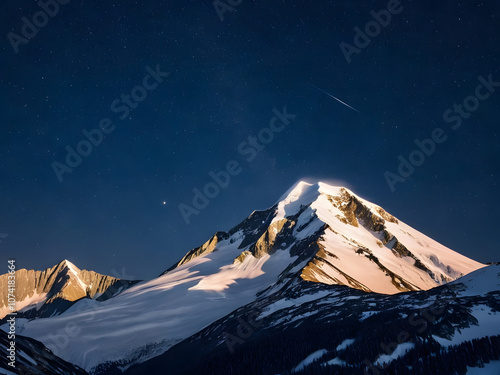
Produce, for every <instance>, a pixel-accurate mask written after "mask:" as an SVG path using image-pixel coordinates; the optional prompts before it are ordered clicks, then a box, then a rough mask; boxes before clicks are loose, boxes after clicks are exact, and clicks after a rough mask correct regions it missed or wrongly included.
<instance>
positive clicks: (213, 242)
mask: <svg viewBox="0 0 500 375" xmlns="http://www.w3.org/2000/svg"><path fill="white" fill-rule="evenodd" d="M228 237H229V234H227V233H226V232H222V231H220V232H216V233H215V234H214V235H213V236H212V237H211V238H210V239H209V240H208V241H207V242H205V243H204V244H203V245H201V246H199V247H195V248H194V249H192V250H190V251H188V253H187V254H186V255H184V257H183V258H182V259H181V260H180V261H178V262H177V263H175V264H174V265H173V266H171V267H170V268H169V269H167V270H166V271H165V272H163V273H162V274H161V275H164V274H166V273H167V272H169V271H171V270H173V269H175V268H177V267H180V266H182V265H183V264H186V263H187V262H189V261H190V260H191V259H194V258H197V257H199V256H202V255H206V254H210V253H211V252H214V251H217V244H218V243H219V242H220V241H223V240H227V239H228ZM161 275H160V276H161Z"/></svg>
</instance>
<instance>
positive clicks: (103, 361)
mask: <svg viewBox="0 0 500 375" xmlns="http://www.w3.org/2000/svg"><path fill="white" fill-rule="evenodd" d="M50 270H51V271H50V272H49V270H47V271H44V273H39V271H26V270H20V271H18V273H17V278H18V280H19V281H20V282H21V283H22V285H25V286H24V287H23V288H22V290H23V293H22V295H21V296H20V300H22V301H23V302H22V303H21V304H20V305H21V308H19V310H20V311H25V312H28V311H32V313H30V314H29V315H24V316H22V317H20V318H18V319H17V325H18V327H17V333H18V334H20V335H21V336H24V338H23V340H26V342H29V343H33V342H36V343H38V344H40V346H41V347H43V350H42V349H40V347H38V346H36V348H35V349H36V350H35V349H33V350H34V353H33V355H32V356H31V358H32V359H33V361H35V362H37V358H40V357H41V355H40V351H42V352H44V353H45V352H49V353H50V355H51V356H54V357H56V356H57V357H58V363H59V364H60V366H66V363H70V364H72V365H74V366H75V368H76V369H78V370H79V371H82V370H81V369H83V370H85V371H87V372H88V373H90V374H96V375H97V374H121V373H123V372H125V373H126V374H257V373H260V374H291V373H310V374H313V373H314V374H323V373H325V374H337V373H338V374H343V373H346V374H363V373H370V372H371V373H374V374H376V373H382V372H383V371H387V373H394V374H396V373H397V374H407V373H408V374H410V373H411V374H454V373H456V374H465V373H467V371H473V370H471V369H475V368H477V367H483V366H487V365H488V366H495V362H494V361H495V360H499V359H500V346H499V344H500V337H499V336H498V335H500V328H499V327H500V312H499V311H500V310H499V308H500V302H499V294H500V284H499V282H500V278H499V275H500V274H499V272H500V269H499V267H498V266H497V265H490V266H486V265H485V264H481V263H478V262H476V261H474V260H472V259H469V258H467V257H464V256H462V255H460V254H458V253H456V252H454V251H453V250H451V249H449V248H447V247H445V246H443V245H441V244H440V243H438V242H436V241H434V240H433V239H431V238H429V237H427V236H426V235H424V234H422V233H420V232H419V231H417V230H415V229H413V228H411V227H410V226H408V225H407V224H405V223H404V222H402V221H401V220H399V219H398V218H396V217H394V216H393V215H391V214H390V213H388V212H386V211H385V210H384V209H383V208H382V207H380V206H377V205H375V204H373V203H371V202H368V201H367V200H365V199H363V198H361V197H359V196H357V195H356V194H354V193H353V192H352V191H350V190H349V189H347V188H344V187H335V186H330V185H328V184H325V183H321V182H319V183H316V184H311V183H306V182H299V183H297V184H295V185H294V186H293V187H292V188H291V189H289V191H287V192H286V193H285V194H284V195H283V196H282V197H281V198H280V199H279V200H278V201H277V202H276V204H274V205H273V206H272V207H270V208H268V209H266V210H263V211H254V212H252V214H250V216H248V218H246V219H245V220H243V221H242V222H241V223H240V224H238V225H237V226H235V227H234V228H232V229H231V230H229V231H227V232H223V231H220V232H217V233H215V234H214V235H213V236H212V237H211V238H210V239H209V240H208V241H207V242H205V243H204V244H203V245H201V246H200V247H197V248H195V249H192V250H190V251H189V252H188V253H187V254H186V255H185V256H184V257H183V258H182V259H180V260H179V261H178V262H177V263H176V264H174V265H172V266H171V267H170V268H168V269H167V270H166V271H165V272H164V273H162V274H161V275H160V276H159V277H157V278H155V279H153V280H150V281H143V282H140V283H138V284H136V285H131V282H128V281H123V280H116V279H108V278H107V277H103V276H102V275H98V274H94V273H92V272H90V271H79V270H78V269H77V268H76V266H74V265H71V263H69V262H67V261H65V262H62V263H61V264H59V265H57V266H56V267H55V269H50ZM56 271H57V272H56ZM37 272H38V273H37ZM53 273H55V274H57V275H64V276H55V277H52V276H48V274H51V275H52V274H53ZM75 275H76V276H75ZM1 280H2V279H1V278H0V283H1ZM21 280H22V281H21ZM33 280H36V281H33ZM51 280H52V281H51ZM57 280H59V281H57ZM116 283H119V285H121V286H123V288H121V289H120V291H121V292H120V293H113V294H111V295H108V296H107V298H105V299H103V298H95V297H96V295H98V294H100V293H105V292H106V290H108V289H109V288H110V286H112V285H116ZM54 288H55V289H54ZM85 297H86V298H85ZM58 298H62V299H63V300H64V301H70V302H72V305H71V306H67V307H66V309H57V313H56V312H55V311H56V310H54V309H50V308H49V307H48V306H50V303H51V302H53V301H54V300H56V299H58ZM77 300H78V301H77ZM73 301H77V302H76V303H74V302H73ZM40 306H44V307H43V308H41V307H40ZM44 308H45V310H44ZM48 312H51V313H50V314H49V313H48ZM2 328H3V329H4V330H7V329H8V327H7V325H4V326H2ZM28 338H31V339H28ZM30 340H32V341H30ZM35 340H36V341H35ZM484 368H485V369H486V367H484ZM490 368H493V367H490ZM485 371H486V370H485ZM40 373H43V372H40ZM75 373H76V372H75ZM485 373H486V372H485Z"/></svg>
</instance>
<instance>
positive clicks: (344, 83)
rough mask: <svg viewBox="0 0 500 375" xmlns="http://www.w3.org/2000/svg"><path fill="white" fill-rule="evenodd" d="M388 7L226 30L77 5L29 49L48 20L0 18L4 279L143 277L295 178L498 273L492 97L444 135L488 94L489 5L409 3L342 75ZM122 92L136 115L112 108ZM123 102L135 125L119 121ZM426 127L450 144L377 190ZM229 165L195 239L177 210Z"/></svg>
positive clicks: (496, 72) (177, 9)
mask: <svg viewBox="0 0 500 375" xmlns="http://www.w3.org/2000/svg"><path fill="white" fill-rule="evenodd" d="M223 2H225V1H223ZM169 3H170V4H169ZM233 3H234V2H233ZM236 3H237V2H236ZM387 5H388V2H387V1H362V2H351V1H342V2H340V1H336V2H333V1H314V2H313V1H311V2H304V1H288V0H287V1H271V2H264V1H251V0H243V1H242V2H241V4H240V5H238V6H236V7H235V10H234V11H233V12H227V13H224V20H223V21H221V20H220V18H219V16H218V14H217V12H216V10H215V9H214V6H213V4H212V2H211V1H186V0H183V1H171V2H158V1H140V2H135V1H130V2H97V1H93V2H90V3H89V2H83V1H77V0H72V1H70V2H69V3H68V4H65V5H60V6H59V8H60V9H59V10H58V11H57V12H56V11H54V9H53V8H52V11H54V13H55V14H54V16H53V17H49V18H47V20H45V21H46V25H45V26H43V27H40V28H39V30H38V32H37V34H36V35H34V36H33V37H32V38H31V39H29V40H28V39H26V40H25V42H27V43H21V42H19V40H21V39H19V38H21V36H22V26H23V22H24V21H23V20H22V18H23V17H26V19H27V20H28V21H33V15H34V14H35V13H36V12H39V11H40V10H41V8H40V6H39V5H37V3H36V2H34V1H27V0H20V1H16V2H15V5H13V4H7V3H5V2H4V3H3V4H2V5H0V14H1V16H0V17H1V19H2V22H1V23H0V25H1V26H0V34H1V35H3V39H2V40H3V42H2V43H1V45H0V48H1V55H0V113H2V117H1V120H0V121H1V126H0V171H1V174H0V233H3V234H4V235H3V236H2V235H0V236H1V237H2V238H0V240H1V241H2V242H1V243H0V254H1V259H0V261H1V262H2V263H0V264H5V267H7V259H8V258H11V257H15V258H16V259H17V266H18V267H19V268H21V267H24V268H29V269H32V268H35V269H44V268H47V267H50V266H52V265H54V264H56V263H57V262H58V261H60V260H62V259H64V258H66V259H69V260H71V261H72V262H74V263H75V264H76V265H77V266H78V267H80V268H87V269H92V270H95V271H98V272H101V273H106V274H110V273H112V270H113V269H115V270H118V271H120V272H121V270H122V268H123V267H125V268H126V273H127V274H128V275H129V276H130V275H133V276H136V277H138V278H149V277H153V276H156V275H157V274H159V273H160V272H162V271H163V270H165V269H166V268H168V267H169V266H170V265H171V264H172V263H174V262H175V261H176V260H178V259H179V258H180V257H182V256H183V255H184V254H185V253H186V252H187V251H188V250H190V249H191V248H193V247H195V246H198V245H200V244H202V243H203V242H204V241H206V240H207V239H208V238H209V237H210V236H211V235H212V234H213V233H214V232H215V231H217V230H228V229H229V228H231V227H232V226H234V225H236V224H238V223H239V222H240V221H241V220H242V219H244V218H245V217H246V216H248V214H250V213H251V212H252V211H253V210H255V209H264V208H267V207H269V206H271V205H272V204H273V203H274V202H275V201H276V200H277V199H278V198H279V197H280V196H281V195H282V193H283V192H284V191H285V190H286V189H288V188H289V187H290V186H291V185H292V184H293V183H294V182H296V181H297V180H299V179H302V178H306V177H307V178H314V179H319V180H324V181H337V182H339V181H340V182H339V183H342V184H345V185H347V186H348V187H349V188H351V189H352V190H354V191H355V192H356V193H357V194H359V195H360V196H362V197H364V198H366V199H369V200H371V201H373V202H375V203H377V204H379V205H381V206H382V207H384V208H386V209H387V210H388V211H389V212H391V213H392V214H394V215H396V216H397V217H398V218H400V219H401V220H403V221H405V222H407V223H408V224H410V225H412V226H413V227H414V228H416V229H418V230H420V231H422V232H424V233H426V234H427V235H429V236H430V237H433V238H434V239H436V240H438V241H439V242H441V243H443V244H444V245H446V246H448V247H450V248H452V249H454V250H456V251H458V252H460V253H462V254H464V255H467V256H469V257H472V258H474V259H476V260H479V261H482V262H486V261H498V260H499V259H498V258H499V256H498V241H497V233H496V231H497V227H498V224H499V219H498V212H499V210H500V207H499V206H500V203H499V200H498V195H499V183H500V176H499V161H500V158H499V157H498V151H499V139H498V126H499V122H498V115H499V109H500V88H495V87H490V89H491V90H492V91H493V92H490V91H488V88H485V87H483V88H482V89H481V90H482V91H481V90H480V94H481V95H482V96H483V97H484V96H486V94H487V93H490V95H489V97H488V98H487V99H485V100H480V101H474V100H472V99H473V98H472V99H471V98H469V101H468V102H467V103H466V104H467V106H468V107H469V109H470V108H471V107H476V106H477V105H479V107H478V108H477V110H475V111H471V112H472V113H470V115H469V113H467V114H468V115H469V116H468V118H466V119H463V121H462V124H461V126H460V127H459V128H458V129H456V130H453V129H452V126H453V125H454V123H451V122H448V123H447V122H445V121H444V120H443V114H444V113H445V111H446V110H448V109H453V106H454V103H457V104H460V105H464V100H465V99H466V98H467V97H468V96H471V95H472V96H475V94H476V91H475V90H476V87H477V86H478V85H479V84H480V81H479V80H478V77H479V76H482V77H484V78H485V79H488V75H490V74H491V75H492V78H491V79H492V80H493V81H495V82H499V81H500V69H499V68H500V65H499V64H500V59H499V57H500V45H499V43H498V35H500V33H499V32H500V25H499V20H500V4H499V3H498V2H497V1H478V2H464V1H459V2H457V1H451V0H445V1H440V2H435V1H427V0H425V1H402V2H401V4H400V7H402V11H401V12H400V13H398V14H393V15H392V17H391V22H390V24H389V25H388V26H387V27H385V28H381V30H380V33H379V35H376V36H374V37H373V38H372V39H371V41H370V43H369V44H368V45H367V46H366V47H364V48H360V49H359V51H358V52H359V53H354V54H352V55H351V56H350V58H351V60H352V61H351V63H348V62H347V61H346V59H345V57H344V54H343V53H342V50H341V48H340V47H339V45H340V43H342V42H345V43H349V44H351V45H353V46H354V40H353V39H354V36H355V31H354V28H355V27H359V28H360V29H364V28H365V26H366V25H367V23H368V22H369V21H371V20H373V16H372V15H371V14H370V11H372V10H374V11H377V12H378V11H380V10H382V9H387ZM40 17H42V18H40ZM38 22H39V24H43V23H44V19H43V15H41V16H40V14H39V18H38ZM371 25H372V26H373V24H371ZM11 32H12V33H15V34H17V35H19V38H18V39H15V40H17V42H18V44H19V45H18V46H17V48H18V52H17V53H15V51H14V48H13V46H12V44H11V42H10V41H9V38H8V35H9V33H11ZM25 32H30V31H29V30H25ZM31 32H33V31H31ZM12 38H13V37H12V34H11V39H12ZM358 42H359V41H358ZM146 66H149V67H151V68H152V69H153V70H155V69H156V68H157V66H159V67H158V69H159V70H160V71H162V72H168V73H169V75H168V77H157V78H158V81H160V80H161V83H159V84H158V85H157V87H156V88H153V89H151V90H150V91H148V90H146V89H144V88H137V86H142V87H144V86H147V87H149V88H152V86H155V83H156V81H155V80H154V77H151V78H147V79H146V81H145V83H143V80H144V78H145V77H146V75H147V74H150V73H148V70H146ZM313 86H317V87H319V88H321V89H323V90H325V91H327V92H328V93H330V94H331V95H333V96H335V97H337V98H339V99H341V100H342V101H344V102H346V103H348V104H349V105H350V106H352V107H354V108H355V109H357V110H358V111H359V113H358V112H356V111H354V110H352V109H350V108H348V107H346V106H344V105H342V104H341V103H339V102H338V101H336V100H334V99H333V98H331V97H329V96H328V95H326V94H324V93H323V92H321V91H319V90H317V89H316V88H314V87H313ZM131 91H133V93H132V94H133V95H135V98H138V99H137V101H139V100H142V99H144V100H142V101H139V102H138V103H136V102H135V99H133V98H132V99H126V97H125V99H123V98H122V97H121V95H122V94H124V95H131ZM144 95H146V97H145V98H144V97H143V96H144ZM115 100H117V102H115V107H114V108H115V111H114V112H113V110H112V109H111V105H112V103H113V102H114V101H115ZM125 100H129V102H130V103H132V104H131V105H129V107H130V106H132V105H133V106H135V107H136V108H134V109H132V110H131V111H130V114H129V116H128V117H127V118H125V119H123V120H121V119H120V115H122V114H124V110H123V105H124V104H123V102H122V101H125ZM120 106H121V108H122V111H118V108H119V107H120ZM285 106H286V108H287V112H288V113H289V114H294V115H296V119H295V121H290V124H288V125H287V126H286V127H285V128H284V129H283V130H282V131H280V132H277V133H274V139H273V140H272V141H271V142H269V144H267V145H265V148H263V149H261V150H260V151H259V152H258V153H257V154H256V156H255V158H254V159H253V160H252V161H247V159H248V158H249V157H250V154H246V155H242V153H240V152H239V151H238V147H239V145H240V144H241V143H242V142H245V141H247V142H248V137H249V136H255V135H257V134H258V133H259V131H261V130H262V129H264V128H266V127H269V124H270V120H271V119H272V118H273V117H274V116H275V113H274V112H273V108H276V109H278V110H279V111H282V110H283V107H285ZM474 109H475V108H474ZM103 119H104V122H106V121H107V120H106V119H109V120H110V122H111V124H109V123H108V124H107V126H108V127H107V128H105V129H107V130H108V131H109V130H110V129H114V130H113V131H112V132H109V133H108V134H105V135H104V140H103V142H102V143H101V144H99V145H98V146H96V147H94V148H93V150H92V152H90V154H89V155H88V156H87V157H83V158H82V161H81V163H80V164H79V165H78V166H77V167H75V168H74V169H73V170H72V172H71V173H64V174H63V175H62V182H59V181H58V178H57V177H56V174H55V172H54V170H53V167H52V163H53V162H58V163H61V165H62V164H63V163H65V157H66V154H67V150H66V146H70V147H72V148H73V149H76V147H77V145H78V144H79V142H81V141H82V140H85V139H86V138H85V137H84V135H83V134H82V131H83V130H86V131H91V130H92V129H95V128H99V123H100V122H101V121H103ZM436 128H442V129H443V130H444V131H445V135H446V136H447V140H446V141H445V142H444V143H441V144H438V145H437V146H436V151H435V152H434V153H433V154H432V155H430V156H427V157H425V161H424V162H423V164H422V165H421V166H419V167H417V168H416V169H415V171H414V172H413V173H412V174H411V176H410V177H409V178H407V179H406V181H405V182H404V183H397V184H396V185H395V191H391V189H390V188H389V186H388V184H387V182H386V179H385V177H384V173H385V172H386V171H390V172H392V173H397V168H398V164H399V160H398V156H399V155H402V156H403V157H405V158H408V157H409V154H410V153H411V152H412V151H413V150H415V149H416V145H415V144H414V140H415V139H416V138H418V139H419V140H422V139H424V138H429V137H431V134H432V132H433V131H434V129H436ZM262 134H263V136H266V135H268V136H269V132H267V133H266V131H264V133H262ZM98 141H99V139H98V138H96V142H98ZM82 147H83V149H81V150H83V152H85V148H84V146H82ZM245 147H247V148H248V145H245ZM414 156H415V155H414ZM417 156H418V155H417ZM231 160H235V161H237V162H238V163H239V167H240V169H241V172H240V173H239V174H237V175H235V176H232V177H231V181H230V183H229V184H228V186H227V187H226V188H224V189H222V190H221V192H220V193H219V194H218V195H217V196H216V197H215V198H213V199H211V200H210V203H209V205H208V206H207V207H206V208H204V209H202V210H200V212H199V214H198V215H192V216H191V217H190V221H191V222H190V224H189V225H187V224H186V222H185V221H184V219H183V217H182V215H181V213H180V211H179V208H178V206H179V204H181V203H184V204H186V205H188V204H190V205H192V202H191V201H192V199H193V195H194V193H193V189H194V188H198V189H203V187H204V186H205V184H207V183H208V182H210V181H211V177H210V176H209V172H211V171H214V172H217V171H220V170H222V169H225V168H226V165H227V163H228V162H229V161H231ZM417 161H418V160H417ZM5 234H8V236H7V237H6V236H5ZM6 270H7V268H5V272H6ZM2 272H3V271H1V272H0V273H2Z"/></svg>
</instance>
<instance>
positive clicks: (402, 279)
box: [169, 181, 485, 294]
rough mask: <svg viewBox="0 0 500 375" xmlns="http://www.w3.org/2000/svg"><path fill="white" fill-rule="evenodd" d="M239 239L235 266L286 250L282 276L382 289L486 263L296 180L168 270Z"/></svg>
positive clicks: (355, 199) (416, 284) (409, 287)
mask: <svg viewBox="0 0 500 375" xmlns="http://www.w3.org/2000/svg"><path fill="white" fill-rule="evenodd" d="M238 238H242V241H241V242H240V245H239V246H238V248H239V249H241V250H242V252H241V253H240V254H239V255H238V257H237V258H235V262H236V263H237V262H243V261H244V260H245V258H246V257H247V256H252V257H253V258H255V259H260V258H262V257H263V256H265V255H272V254H274V253H275V252H277V251H286V252H288V253H289V254H290V255H291V256H292V257H296V259H295V260H294V261H293V262H291V264H290V265H291V267H290V268H289V269H287V270H286V271H285V272H284V273H283V274H282V275H281V276H282V277H285V276H287V275H290V276H291V275H292V274H293V273H294V272H297V270H300V271H301V272H300V277H301V278H302V279H304V280H308V281H314V282H322V283H326V284H339V285H347V286H350V287H353V288H357V289H361V290H364V291H371V292H378V293H386V294H394V293H398V292H403V291H414V290H427V289H430V288H433V287H435V286H438V285H441V284H443V283H447V282H450V281H453V280H455V279H457V278H459V277H461V276H463V275H465V274H467V273H469V272H472V271H474V270H476V269H478V268H481V267H484V266H485V265H483V264H481V263H478V262H476V261H474V260H471V259H468V258H466V257H464V256H462V255H460V254H458V253H456V252H454V251H452V250H450V249H448V248H447V247H445V246H443V245H441V244H439V243H438V242H436V241H434V240H432V239H431V238H429V237H427V236H425V235H424V234H422V233H420V232H418V231H417V230H415V229H413V228H411V227H410V226H408V225H406V224H405V223H403V222H402V221H400V220H398V219H397V218H396V217H394V216H393V215H391V214H389V213H388V212H386V211H385V210H384V209H383V208H382V207H380V206H377V205H375V204H373V203H371V202H368V201H367V200H365V199H362V198H360V197H359V196H357V195H356V194H354V193H353V192H352V191H350V190H349V189H347V188H345V187H336V186H330V185H327V184H325V183H322V182H319V183H316V184H310V183H307V182H304V181H300V182H298V183H297V184H295V185H294V186H293V187H292V188H291V189H289V190H288V191H287V192H286V193H285V194H284V195H283V196H282V197H281V198H280V200H279V201H278V202H277V203H276V204H275V205H273V206H272V207H271V208H269V209H267V210H265V211H254V212H253V213H252V214H251V215H250V216H249V217H248V218H247V219H246V220H245V221H243V222H242V223H241V224H240V225H238V226H236V227H235V228H233V229H232V230H231V231H229V232H228V233H225V232H217V233H216V234H215V235H214V236H213V237H212V238H211V239H210V240H209V241H207V242H206V243H205V244H203V245H202V246H200V247H198V248H195V249H193V250H191V251H190V252H189V253H188V254H186V256H184V257H183V258H182V259H181V261H180V262H178V263H177V264H176V265H174V267H172V268H170V269H169V271H170V270H172V269H174V268H175V267H178V266H180V265H182V264H185V263H187V262H189V261H190V260H192V259H194V258H196V257H199V256H203V255H207V254H209V253H211V252H213V251H216V250H220V249H221V248H223V247H224V244H225V243H227V242H229V243H232V242H235V241H236V240H237V239H238ZM292 271H293V272H292Z"/></svg>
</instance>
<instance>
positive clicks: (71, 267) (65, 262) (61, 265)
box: [55, 259, 81, 275]
mask: <svg viewBox="0 0 500 375" xmlns="http://www.w3.org/2000/svg"><path fill="white" fill-rule="evenodd" d="M55 268H56V269H60V270H63V269H68V270H69V271H71V272H72V273H74V274H75V275H78V273H80V271H81V270H80V269H79V268H78V267H77V266H75V265H74V264H73V263H71V262H70V261H69V260H67V259H63V260H62V261H60V262H59V263H58V264H57V265H56V266H55Z"/></svg>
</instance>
